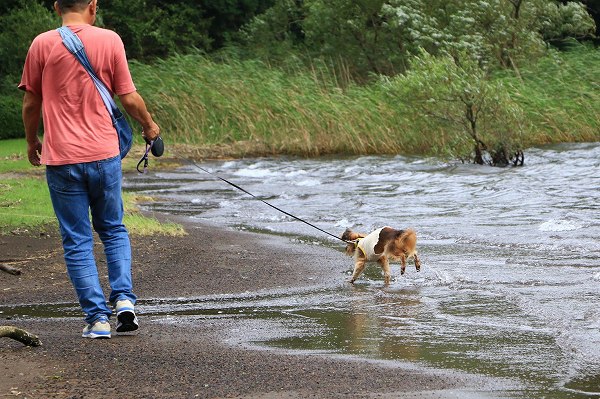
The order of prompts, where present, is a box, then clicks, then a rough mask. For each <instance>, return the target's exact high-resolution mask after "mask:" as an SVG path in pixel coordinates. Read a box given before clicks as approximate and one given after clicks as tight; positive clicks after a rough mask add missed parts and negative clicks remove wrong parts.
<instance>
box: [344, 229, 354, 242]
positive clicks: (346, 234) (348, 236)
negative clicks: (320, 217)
mask: <svg viewBox="0 0 600 399" xmlns="http://www.w3.org/2000/svg"><path fill="white" fill-rule="evenodd" d="M351 234H352V230H350V229H346V231H344V233H342V240H344V241H352V238H350V236H351Z"/></svg>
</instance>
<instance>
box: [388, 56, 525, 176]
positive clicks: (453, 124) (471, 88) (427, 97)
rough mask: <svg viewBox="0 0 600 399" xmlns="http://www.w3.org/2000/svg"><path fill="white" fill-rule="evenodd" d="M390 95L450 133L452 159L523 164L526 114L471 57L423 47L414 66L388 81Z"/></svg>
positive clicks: (419, 116) (422, 118)
mask: <svg viewBox="0 0 600 399" xmlns="http://www.w3.org/2000/svg"><path fill="white" fill-rule="evenodd" d="M387 90H388V92H389V94H390V95H392V96H395V97H397V98H399V99H401V100H402V101H403V102H406V103H407V105H409V106H411V107H412V109H415V110H418V111H419V112H418V115H417V117H418V118H419V119H421V120H425V121H428V123H429V124H430V125H431V127H432V128H437V127H439V126H440V125H441V129H442V130H444V131H446V134H447V135H448V142H449V143H447V144H448V145H447V146H446V147H448V148H450V150H449V153H448V154H446V155H448V156H451V157H456V158H460V159H463V160H467V159H469V160H472V161H473V162H475V163H477V164H480V165H483V164H488V165H494V166H505V165H508V164H509V163H511V162H512V163H513V164H515V165H517V164H521V165H522V163H523V153H522V151H521V148H522V131H523V126H522V123H523V114H522V111H521V109H520V108H519V107H518V106H517V104H515V103H514V102H513V101H512V100H511V99H510V97H509V95H508V93H507V91H506V90H505V89H504V87H503V86H502V85H501V83H499V82H498V81H493V80H491V79H490V78H489V75H488V73H487V71H486V69H485V68H481V67H480V65H478V63H477V62H476V61H474V60H473V59H471V58H470V57H466V56H464V57H461V58H460V60H459V59H457V58H454V57H452V56H450V55H447V56H438V57H435V56H432V55H431V54H429V53H427V52H425V51H422V52H421V54H420V55H419V56H417V57H415V58H414V60H413V62H412V64H411V69H410V71H409V72H408V73H406V74H405V75H403V76H397V77H395V78H394V79H392V80H390V81H389V83H388V85H387Z"/></svg>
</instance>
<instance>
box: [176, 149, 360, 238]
mask: <svg viewBox="0 0 600 399" xmlns="http://www.w3.org/2000/svg"><path fill="white" fill-rule="evenodd" d="M188 161H189V162H190V163H192V165H194V166H195V167H197V168H198V169H200V170H201V171H203V172H206V173H208V174H209V175H211V176H214V177H216V178H217V179H219V180H222V181H224V182H225V183H227V184H229V185H231V186H233V187H235V188H237V189H238V190H240V191H243V192H244V193H246V194H248V195H249V196H251V197H252V198H254V199H256V200H259V201H260V202H262V203H263V204H266V205H268V206H270V207H271V208H273V209H275V210H278V211H279V212H281V213H283V214H285V215H287V216H289V217H292V218H294V219H296V220H297V221H299V222H302V223H305V224H307V225H309V226H310V227H313V228H315V229H317V230H319V231H321V232H323V233H325V234H327V235H330V236H332V237H334V238H336V239H338V240H340V241H343V242H345V243H347V244H349V243H354V241H346V240H343V239H341V238H340V237H338V236H336V235H335V234H331V233H330V232H328V231H325V230H323V229H322V228H320V227H317V226H315V225H314V224H312V223H309V222H307V221H306V220H304V219H301V218H299V217H297V216H294V215H292V214H291V213H289V212H286V211H284V210H283V209H280V208H278V207H276V206H275V205H272V204H269V203H268V202H267V201H264V200H261V199H260V198H258V197H257V196H256V195H254V194H252V193H251V192H248V191H246V190H244V189H243V188H242V187H240V186H238V185H237V184H235V183H232V182H230V181H229V180H226V179H223V178H222V177H221V176H218V175H216V174H214V173H212V172H210V171H208V170H206V169H204V168H203V167H202V166H200V165H198V164H197V163H196V162H194V161H192V160H188Z"/></svg>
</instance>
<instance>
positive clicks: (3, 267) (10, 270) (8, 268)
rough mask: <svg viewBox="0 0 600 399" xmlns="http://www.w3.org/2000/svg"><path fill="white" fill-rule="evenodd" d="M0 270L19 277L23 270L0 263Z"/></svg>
mask: <svg viewBox="0 0 600 399" xmlns="http://www.w3.org/2000/svg"><path fill="white" fill-rule="evenodd" d="M0 270H1V271H3V272H6V273H9V274H14V275H15V276H18V275H20V274H21V269H17V268H16V267H12V266H9V265H5V264H2V263H0Z"/></svg>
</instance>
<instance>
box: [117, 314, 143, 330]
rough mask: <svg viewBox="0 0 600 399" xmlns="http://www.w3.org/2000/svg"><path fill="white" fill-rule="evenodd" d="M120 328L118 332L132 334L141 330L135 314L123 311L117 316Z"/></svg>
mask: <svg viewBox="0 0 600 399" xmlns="http://www.w3.org/2000/svg"><path fill="white" fill-rule="evenodd" d="M117 320H118V322H119V323H118V324H119V325H118V326H117V332H119V333H121V332H131V331H135V330H137V329H138V328H139V326H138V323H137V319H136V317H135V313H133V312H130V311H123V312H121V313H119V314H118V315H117Z"/></svg>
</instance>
